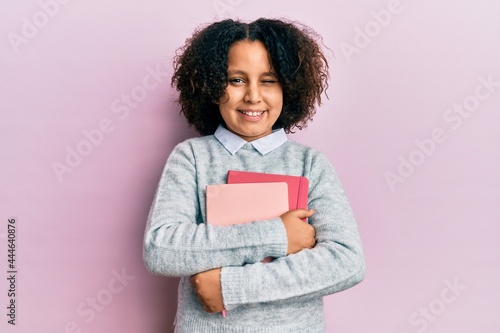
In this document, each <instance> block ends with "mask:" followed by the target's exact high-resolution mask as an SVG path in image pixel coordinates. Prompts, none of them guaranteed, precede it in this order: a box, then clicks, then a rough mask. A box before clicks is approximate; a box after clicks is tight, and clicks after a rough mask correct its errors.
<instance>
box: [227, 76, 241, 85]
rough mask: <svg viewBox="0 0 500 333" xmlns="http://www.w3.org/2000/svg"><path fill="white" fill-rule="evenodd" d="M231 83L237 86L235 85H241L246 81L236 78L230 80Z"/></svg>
mask: <svg viewBox="0 0 500 333" xmlns="http://www.w3.org/2000/svg"><path fill="white" fill-rule="evenodd" d="M229 83H231V84H235V85H240V84H243V83H245V81H244V80H243V79H242V78H239V77H236V78H232V79H229Z"/></svg>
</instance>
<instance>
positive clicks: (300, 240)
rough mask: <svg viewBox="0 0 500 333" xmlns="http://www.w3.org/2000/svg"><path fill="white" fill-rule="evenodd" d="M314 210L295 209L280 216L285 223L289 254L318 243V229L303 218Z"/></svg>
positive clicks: (310, 247)
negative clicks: (316, 237)
mask: <svg viewBox="0 0 500 333" xmlns="http://www.w3.org/2000/svg"><path fill="white" fill-rule="evenodd" d="M313 214H314V210H313V209H310V210H306V209H295V210H290V211H288V212H286V213H284V214H282V215H281V216H280V218H281V220H282V221H283V224H284V225H285V229H286V235H287V237H288V250H287V255H288V254H293V253H297V252H299V251H301V250H303V249H312V248H313V247H314V245H316V239H315V238H314V237H315V236H316V231H315V230H314V228H313V227H312V226H311V225H310V224H308V223H304V221H302V220H301V219H303V218H306V217H311V216H312V215H313Z"/></svg>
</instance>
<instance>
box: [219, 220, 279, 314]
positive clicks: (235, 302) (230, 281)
mask: <svg viewBox="0 0 500 333" xmlns="http://www.w3.org/2000/svg"><path fill="white" fill-rule="evenodd" d="M255 223H259V229H258V230H259V233H260V239H262V240H266V241H265V242H264V243H267V245H265V247H266V256H268V257H274V258H280V257H285V256H286V255H287V251H288V237H287V234H286V229H285V226H284V225H283V221H281V218H279V217H278V218H275V219H271V220H268V221H265V222H264V221H257V222H255ZM270 237H272V238H270ZM252 265H265V263H262V262H258V263H255V264H252ZM246 274H247V270H246V269H245V267H244V266H227V267H222V269H221V275H220V282H221V291H222V299H223V302H224V309H226V310H231V309H234V308H236V307H238V306H240V305H243V304H248V303H252V302H253V300H254V298H255V295H254V296H253V297H252V295H246V294H247V291H246V290H247V288H242V286H243V285H245V284H248V283H249V279H248V276H246ZM254 287H256V286H254ZM250 289H251V290H255V288H250Z"/></svg>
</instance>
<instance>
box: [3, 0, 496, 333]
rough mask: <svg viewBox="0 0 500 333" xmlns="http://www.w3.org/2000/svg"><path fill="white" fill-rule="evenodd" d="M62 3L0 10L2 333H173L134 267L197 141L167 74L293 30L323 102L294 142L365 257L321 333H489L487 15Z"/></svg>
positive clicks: (151, 288)
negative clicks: (215, 30) (188, 61)
mask: <svg viewBox="0 0 500 333" xmlns="http://www.w3.org/2000/svg"><path fill="white" fill-rule="evenodd" d="M55 1H56V0H41V1H40V2H38V1H21V2H19V1H13V0H5V1H2V3H1V4H0V22H1V23H0V35H1V36H3V37H2V38H1V39H0V66H1V68H0V93H1V98H0V170H1V173H0V219H1V222H0V263H1V265H0V267H1V273H0V305H1V306H0V308H1V309H3V310H1V311H0V312H1V313H0V318H2V319H1V321H0V330H1V331H2V332H22V333H31V332H37V333H61V332H65V333H68V332H95V333H102V332H145V333H160V332H170V331H171V327H172V324H173V318H174V311H175V306H176V304H175V299H176V284H177V280H176V279H170V278H162V277H156V276H153V275H152V274H150V273H148V272H147V271H146V269H145V268H144V264H143V262H142V236H143V230H144V226H145V221H146V217H147V213H148V210H149V206H150V203H151V201H152V199H153V194H154V191H155V188H156V185H157V182H158V179H159V176H160V172H161V169H162V168H163V165H164V162H165V160H166V158H167V156H168V155H169V153H170V151H171V150H172V148H173V147H174V145H175V144H176V143H178V142H179V141H181V140H183V139H186V138H189V137H192V136H193V135H195V134H194V132H193V131H192V130H190V129H188V127H187V125H186V124H185V122H184V121H183V119H182V118H181V117H180V116H179V115H178V107H177V106H176V105H175V103H174V99H175V96H176V95H175V93H174V91H173V90H172V88H171V87H170V85H169V82H170V76H171V74H172V66H171V59H172V57H173V55H174V54H175V50H176V49H177V48H178V47H179V46H180V45H181V44H182V43H183V42H184V40H185V39H186V38H187V37H189V36H190V34H191V33H192V31H193V29H194V28H195V27H196V26H198V25H199V24H201V23H205V22H209V21H212V20H214V19H216V18H222V17H226V16H230V17H237V18H242V19H245V20H250V19H254V18H257V17H260V16H267V17H285V18H290V19H295V20H299V21H301V22H303V23H306V24H308V25H310V26H312V27H313V28H314V29H315V30H316V31H318V32H319V33H320V34H321V35H323V37H324V43H325V44H326V45H327V46H328V47H329V48H330V49H331V51H332V52H330V53H328V57H329V60H330V62H331V65H332V68H331V75H332V82H331V85H330V89H329V92H328V94H329V97H330V99H329V100H326V99H325V103H324V105H323V106H322V107H321V109H320V110H319V111H318V113H317V116H316V117H315V119H314V121H313V122H312V123H311V124H310V126H309V127H308V129H307V130H305V131H302V132H300V133H297V134H295V135H291V136H290V138H292V139H294V140H296V141H299V142H303V143H306V144H309V145H311V146H314V147H316V148H318V149H320V150H322V151H324V152H325V153H327V154H328V156H329V157H330V158H331V160H332V161H333V163H334V165H335V166H336V169H337V171H338V173H339V175H340V177H341V179H342V181H343V184H344V187H345V190H346V192H347V194H348V196H349V199H350V202H351V204H352V207H353V209H354V212H355V215H356V217H357V221H358V224H359V228H360V232H361V235H362V239H363V242H364V247H365V251H366V257H367V264H368V270H367V275H366V279H365V281H364V282H362V283H361V284H360V285H359V286H357V287H355V288H353V289H350V290H348V291H345V292H342V293H339V294H336V295H331V296H328V297H326V298H325V303H326V312H327V317H328V318H327V320H328V321H327V327H328V329H327V332H335V333H359V332H374V333H413V332H454V333H473V332H481V333H495V332H498V327H499V326H500V319H499V316H498V313H499V311H500V299H499V295H500V283H499V280H500V251H499V246H498V235H499V233H500V223H499V222H500V210H499V209H498V203H499V202H500V172H498V170H500V149H499V142H500V131H499V130H498V124H499V123H500V114H499V111H500V84H499V83H498V82H500V62H499V59H500V42H499V38H498V32H499V31H500V4H499V3H498V2H496V1H480V2H473V1H451V0H442V1H424V0H422V1H411V0H401V1H367V0H363V1H355V2H352V1H327V0H322V1H314V2H302V1H289V0H287V1H284V0H281V1H271V2H270V1H264V0H251V1H250V0H217V1H215V0H203V1H201V0H200V1H196V2H194V1H169V2H164V1H149V2H140V1H132V0H120V1H117V0H103V1H100V2H99V3H97V2H88V1H76V0H75V1H68V0H65V1H63V0H59V1H60V2H61V3H62V4H59V5H58V7H59V8H57V7H56V6H54V4H56V3H59V2H55ZM43 4H52V5H46V6H44V5H43ZM43 7H45V11H47V12H49V14H50V15H48V14H46V13H45V12H44V9H43ZM388 13H389V15H390V16H389V15H388ZM377 19H378V20H377ZM31 24H36V25H38V27H37V26H36V25H33V26H31V28H30V25H31ZM15 36H17V37H15ZM16 38H17V39H16ZM22 38H24V39H22ZM11 40H14V41H16V40H17V41H18V42H17V44H16V42H14V43H13V42H11ZM20 40H21V41H22V42H20ZM151 71H157V72H158V73H159V74H158V75H157V76H156V81H155V79H154V78H153V77H152V76H151V74H150V72H151ZM162 73H163V74H162ZM488 80H489V81H492V82H493V83H490V84H489V85H485V84H484V83H482V82H483V81H488ZM145 87H147V89H146V88H145ZM148 89H149V90H148ZM488 89H489V90H488ZM124 95H131V96H132V101H131V102H130V106H126V104H125V103H124V102H122V101H121V98H122V97H123V96H124ZM123 98H124V97H123ZM463 103H465V106H464V107H463V110H465V111H463V112H462V113H463V116H459V113H457V112H455V111H453V107H454V105H456V106H455V109H458V107H459V105H460V104H463ZM449 110H451V111H449ZM467 110H471V111H470V112H469V111H467ZM99 126H101V128H100V129H99V131H100V132H98V131H97V130H96V129H97V128H99ZM433 131H434V132H435V131H437V132H436V133H437V134H436V135H434V140H435V142H433V143H431V141H430V140H433V134H432V133H433ZM85 133H87V135H90V136H91V138H92V141H93V143H92V142H91V140H90V139H88V138H87V137H86V135H85ZM89 133H90V134H89ZM99 133H101V134H99ZM72 150H79V151H80V152H81V153H82V154H84V155H86V156H83V157H81V159H80V160H78V158H77V157H74V156H73V157H72V159H71V158H70V159H69V162H70V163H72V167H71V166H68V164H67V161H66V158H67V155H68V154H69V153H68V151H72ZM54 163H56V164H57V163H60V164H59V166H61V165H66V167H67V169H65V171H64V172H62V174H60V175H59V177H58V176H57V174H56V172H55V171H54V168H53V165H54ZM409 163H413V164H416V166H411V165H410V164H409ZM398 169H399V170H398ZM388 175H389V176H388ZM386 177H392V180H393V182H392V183H391V182H389V181H388V180H387V179H386ZM9 217H15V218H16V221H17V222H16V225H17V229H16V230H17V262H16V264H17V267H16V268H17V269H18V272H19V273H18V275H17V292H18V295H17V298H16V305H17V309H16V310H17V318H16V326H15V327H13V326H11V325H8V324H7V319H8V318H7V316H6V313H7V310H6V306H7V304H8V297H7V290H8V285H7V280H6V276H7V273H6V271H7V266H6V264H7V242H6V235H7V219H8V218H9ZM117 274H122V278H121V280H119V279H117V278H116V275H117ZM4 276H5V277H4ZM453 285H455V286H454V287H453Z"/></svg>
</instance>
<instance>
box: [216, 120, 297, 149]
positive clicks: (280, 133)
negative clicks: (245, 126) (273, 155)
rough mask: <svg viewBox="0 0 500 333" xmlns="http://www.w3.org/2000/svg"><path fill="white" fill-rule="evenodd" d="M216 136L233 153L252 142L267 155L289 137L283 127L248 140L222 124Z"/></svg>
mask: <svg viewBox="0 0 500 333" xmlns="http://www.w3.org/2000/svg"><path fill="white" fill-rule="evenodd" d="M214 136H215V137H216V138H217V140H219V142H220V143H222V145H223V146H224V147H225V148H226V149H227V151H229V152H230V153H231V155H234V154H236V152H238V150H240V148H241V147H243V146H244V145H245V144H247V143H248V144H251V145H252V146H253V147H254V148H255V149H256V150H257V151H258V152H259V153H261V154H262V155H266V154H267V153H269V152H271V151H273V150H274V149H276V148H278V147H279V146H281V145H282V144H284V143H285V142H286V141H287V140H288V138H287V136H286V134H285V131H284V130H283V128H280V129H276V130H273V131H272V133H271V134H268V135H266V136H264V137H262V138H260V139H257V140H254V141H251V142H248V141H246V140H245V139H243V138H241V137H239V136H238V135H236V134H234V133H233V132H231V131H229V130H228V129H227V128H225V127H224V126H222V125H219V127H217V130H216V131H215V133H214Z"/></svg>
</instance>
